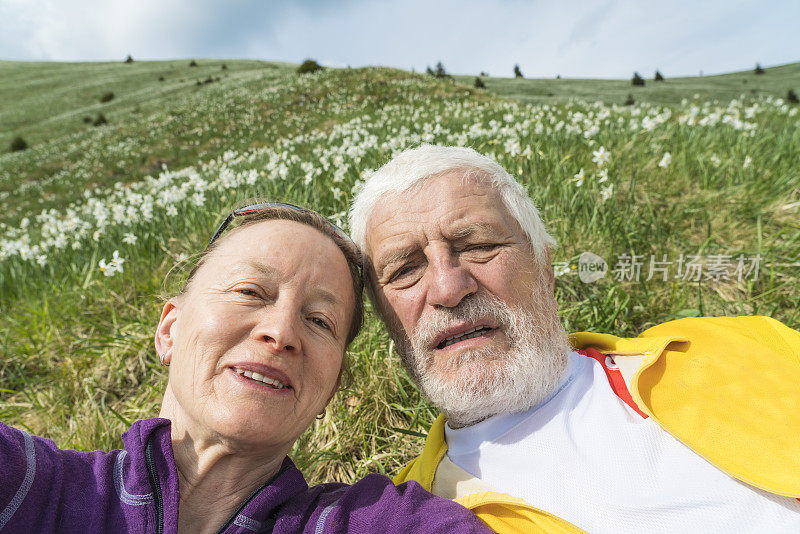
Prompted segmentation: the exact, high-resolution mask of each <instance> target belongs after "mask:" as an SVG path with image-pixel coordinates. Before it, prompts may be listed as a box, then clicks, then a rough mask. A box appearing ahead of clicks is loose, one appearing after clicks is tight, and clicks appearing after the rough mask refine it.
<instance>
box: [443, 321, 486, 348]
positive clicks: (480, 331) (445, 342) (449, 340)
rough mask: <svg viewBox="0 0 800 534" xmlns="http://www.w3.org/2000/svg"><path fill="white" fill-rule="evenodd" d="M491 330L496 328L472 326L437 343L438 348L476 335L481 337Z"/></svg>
mask: <svg viewBox="0 0 800 534" xmlns="http://www.w3.org/2000/svg"><path fill="white" fill-rule="evenodd" d="M491 330H494V329H493V328H491V327H488V326H476V327H475V328H471V329H469V330H465V331H464V332H459V333H458V334H456V335H454V336H450V337H448V338H445V339H444V340H442V342H441V343H439V344H438V345H436V348H437V349H439V350H441V349H443V348H446V347H449V346H450V345H453V344H454V343H458V342H459V341H464V340H467V339H472V338H474V337H480V336H482V335H484V334H486V333H487V332H490V331H491Z"/></svg>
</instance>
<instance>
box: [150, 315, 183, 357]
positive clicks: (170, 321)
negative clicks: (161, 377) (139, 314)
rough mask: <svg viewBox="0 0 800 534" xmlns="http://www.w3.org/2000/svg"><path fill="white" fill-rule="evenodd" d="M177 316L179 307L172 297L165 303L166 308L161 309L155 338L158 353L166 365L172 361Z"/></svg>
mask: <svg viewBox="0 0 800 534" xmlns="http://www.w3.org/2000/svg"><path fill="white" fill-rule="evenodd" d="M177 318H178V307H177V306H176V302H175V299H170V300H168V301H167V302H166V303H165V304H164V309H163V310H161V319H159V321H158V326H157V327H156V335H155V339H154V340H153V341H154V345H155V347H156V354H158V357H159V358H160V359H161V363H162V364H164V365H169V364H170V361H172V348H173V344H174V343H175V331H174V327H175V321H176V320H177Z"/></svg>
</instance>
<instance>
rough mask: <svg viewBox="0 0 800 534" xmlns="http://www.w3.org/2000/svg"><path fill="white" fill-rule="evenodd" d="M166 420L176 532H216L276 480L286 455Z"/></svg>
mask: <svg viewBox="0 0 800 534" xmlns="http://www.w3.org/2000/svg"><path fill="white" fill-rule="evenodd" d="M165 415H166V414H164V411H163V410H162V416H165ZM168 418H169V419H171V420H172V432H171V436H172V450H173V454H174V456H175V464H176V466H177V469H178V482H179V484H178V489H179V492H180V501H179V502H180V504H179V510H178V512H179V513H178V532H179V533H184V532H192V533H195V532H197V533H205V532H212V533H213V532H216V531H217V530H219V528H220V527H221V526H222V525H223V523H224V522H225V520H227V519H228V518H229V517H230V516H231V514H233V513H234V511H236V509H237V508H238V507H239V506H240V505H241V504H242V503H243V502H244V500H245V499H247V498H248V497H249V496H250V495H251V494H252V493H253V492H254V491H256V490H257V489H258V488H259V487H261V486H262V485H263V484H264V483H265V482H266V481H268V480H269V479H270V478H272V477H273V476H275V474H276V473H277V472H278V471H279V469H280V467H281V465H282V463H283V459H284V458H285V457H286V454H287V453H288V451H284V450H281V451H269V450H265V449H264V448H263V447H256V446H254V447H252V448H249V447H243V446H242V445H241V444H238V443H233V442H231V440H226V439H225V438H223V437H221V436H218V435H213V434H210V435H209V433H207V432H202V431H198V430H197V429H195V430H194V431H191V430H189V429H188V428H187V425H185V424H183V423H184V422H183V421H181V420H180V419H181V418H180V417H177V418H174V419H173V418H172V417H168Z"/></svg>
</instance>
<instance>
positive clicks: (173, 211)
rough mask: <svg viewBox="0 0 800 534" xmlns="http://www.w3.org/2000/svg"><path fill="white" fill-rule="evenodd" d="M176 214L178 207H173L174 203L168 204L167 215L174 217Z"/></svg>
mask: <svg viewBox="0 0 800 534" xmlns="http://www.w3.org/2000/svg"><path fill="white" fill-rule="evenodd" d="M177 214H178V208H176V207H175V204H170V205H169V206H167V215H169V216H170V217H174V216H176V215H177Z"/></svg>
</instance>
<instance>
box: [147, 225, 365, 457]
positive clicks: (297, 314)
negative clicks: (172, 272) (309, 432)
mask: <svg viewBox="0 0 800 534" xmlns="http://www.w3.org/2000/svg"><path fill="white" fill-rule="evenodd" d="M354 298H355V297H354V294H353V286H352V281H351V277H350V271H349V270H348V266H347V262H346V261H345V258H344V255H343V254H342V252H341V251H340V250H339V248H338V247H337V246H336V245H335V244H334V243H333V241H331V239H330V238H328V237H327V236H325V235H323V234H322V233H320V232H319V231H317V230H315V229H313V228H311V227H309V226H306V225H304V224H300V223H297V222H293V221H284V220H269V221H264V222H259V223H256V224H253V225H250V226H247V227H245V228H242V229H240V230H237V231H235V232H233V233H231V234H230V235H228V236H226V237H225V238H224V239H223V241H222V242H221V243H220V244H219V246H218V247H217V249H216V250H214V251H213V252H212V253H211V254H210V256H209V257H208V258H207V261H206V262H205V264H204V265H203V266H202V267H201V268H200V269H199V270H198V271H197V273H196V274H195V278H194V279H193V280H192V282H191V283H190V285H189V289H188V291H187V292H186V293H185V294H184V295H182V296H180V297H178V298H176V299H173V300H172V301H171V302H169V303H167V305H166V306H165V307H164V312H163V313H162V318H161V321H160V323H159V330H158V332H157V333H156V348H157V349H158V350H159V352H160V353H161V354H164V353H166V356H167V358H168V360H169V361H170V375H169V384H168V385H167V389H168V391H167V395H165V406H167V409H166V413H167V414H168V415H169V416H170V418H172V419H173V423H177V421H175V419H176V418H179V419H181V421H180V424H179V426H185V427H186V428H189V429H201V430H206V431H208V432H211V433H212V434H216V435H218V436H220V437H222V438H224V439H229V440H233V442H234V443H241V444H256V445H258V446H259V447H263V446H272V447H278V448H279V449H286V451H288V449H289V448H291V446H292V444H293V443H294V441H295V440H296V439H297V438H298V436H299V435H300V434H301V433H302V432H303V431H304V430H305V429H306V428H307V427H308V426H309V425H310V424H311V423H312V421H313V419H314V417H315V416H316V415H317V414H319V413H321V412H322V411H323V410H324V409H325V406H326V405H327V404H328V401H329V400H330V398H331V397H332V396H333V393H334V392H335V390H336V387H337V385H338V380H339V373H340V369H341V365H342V357H343V355H344V350H345V341H346V337H347V332H348V329H349V327H350V321H351V320H352V318H353V311H354V306H355V302H354ZM160 344H161V346H159V345H160ZM170 403H172V404H175V406H169V404H170ZM162 413H164V412H162Z"/></svg>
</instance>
